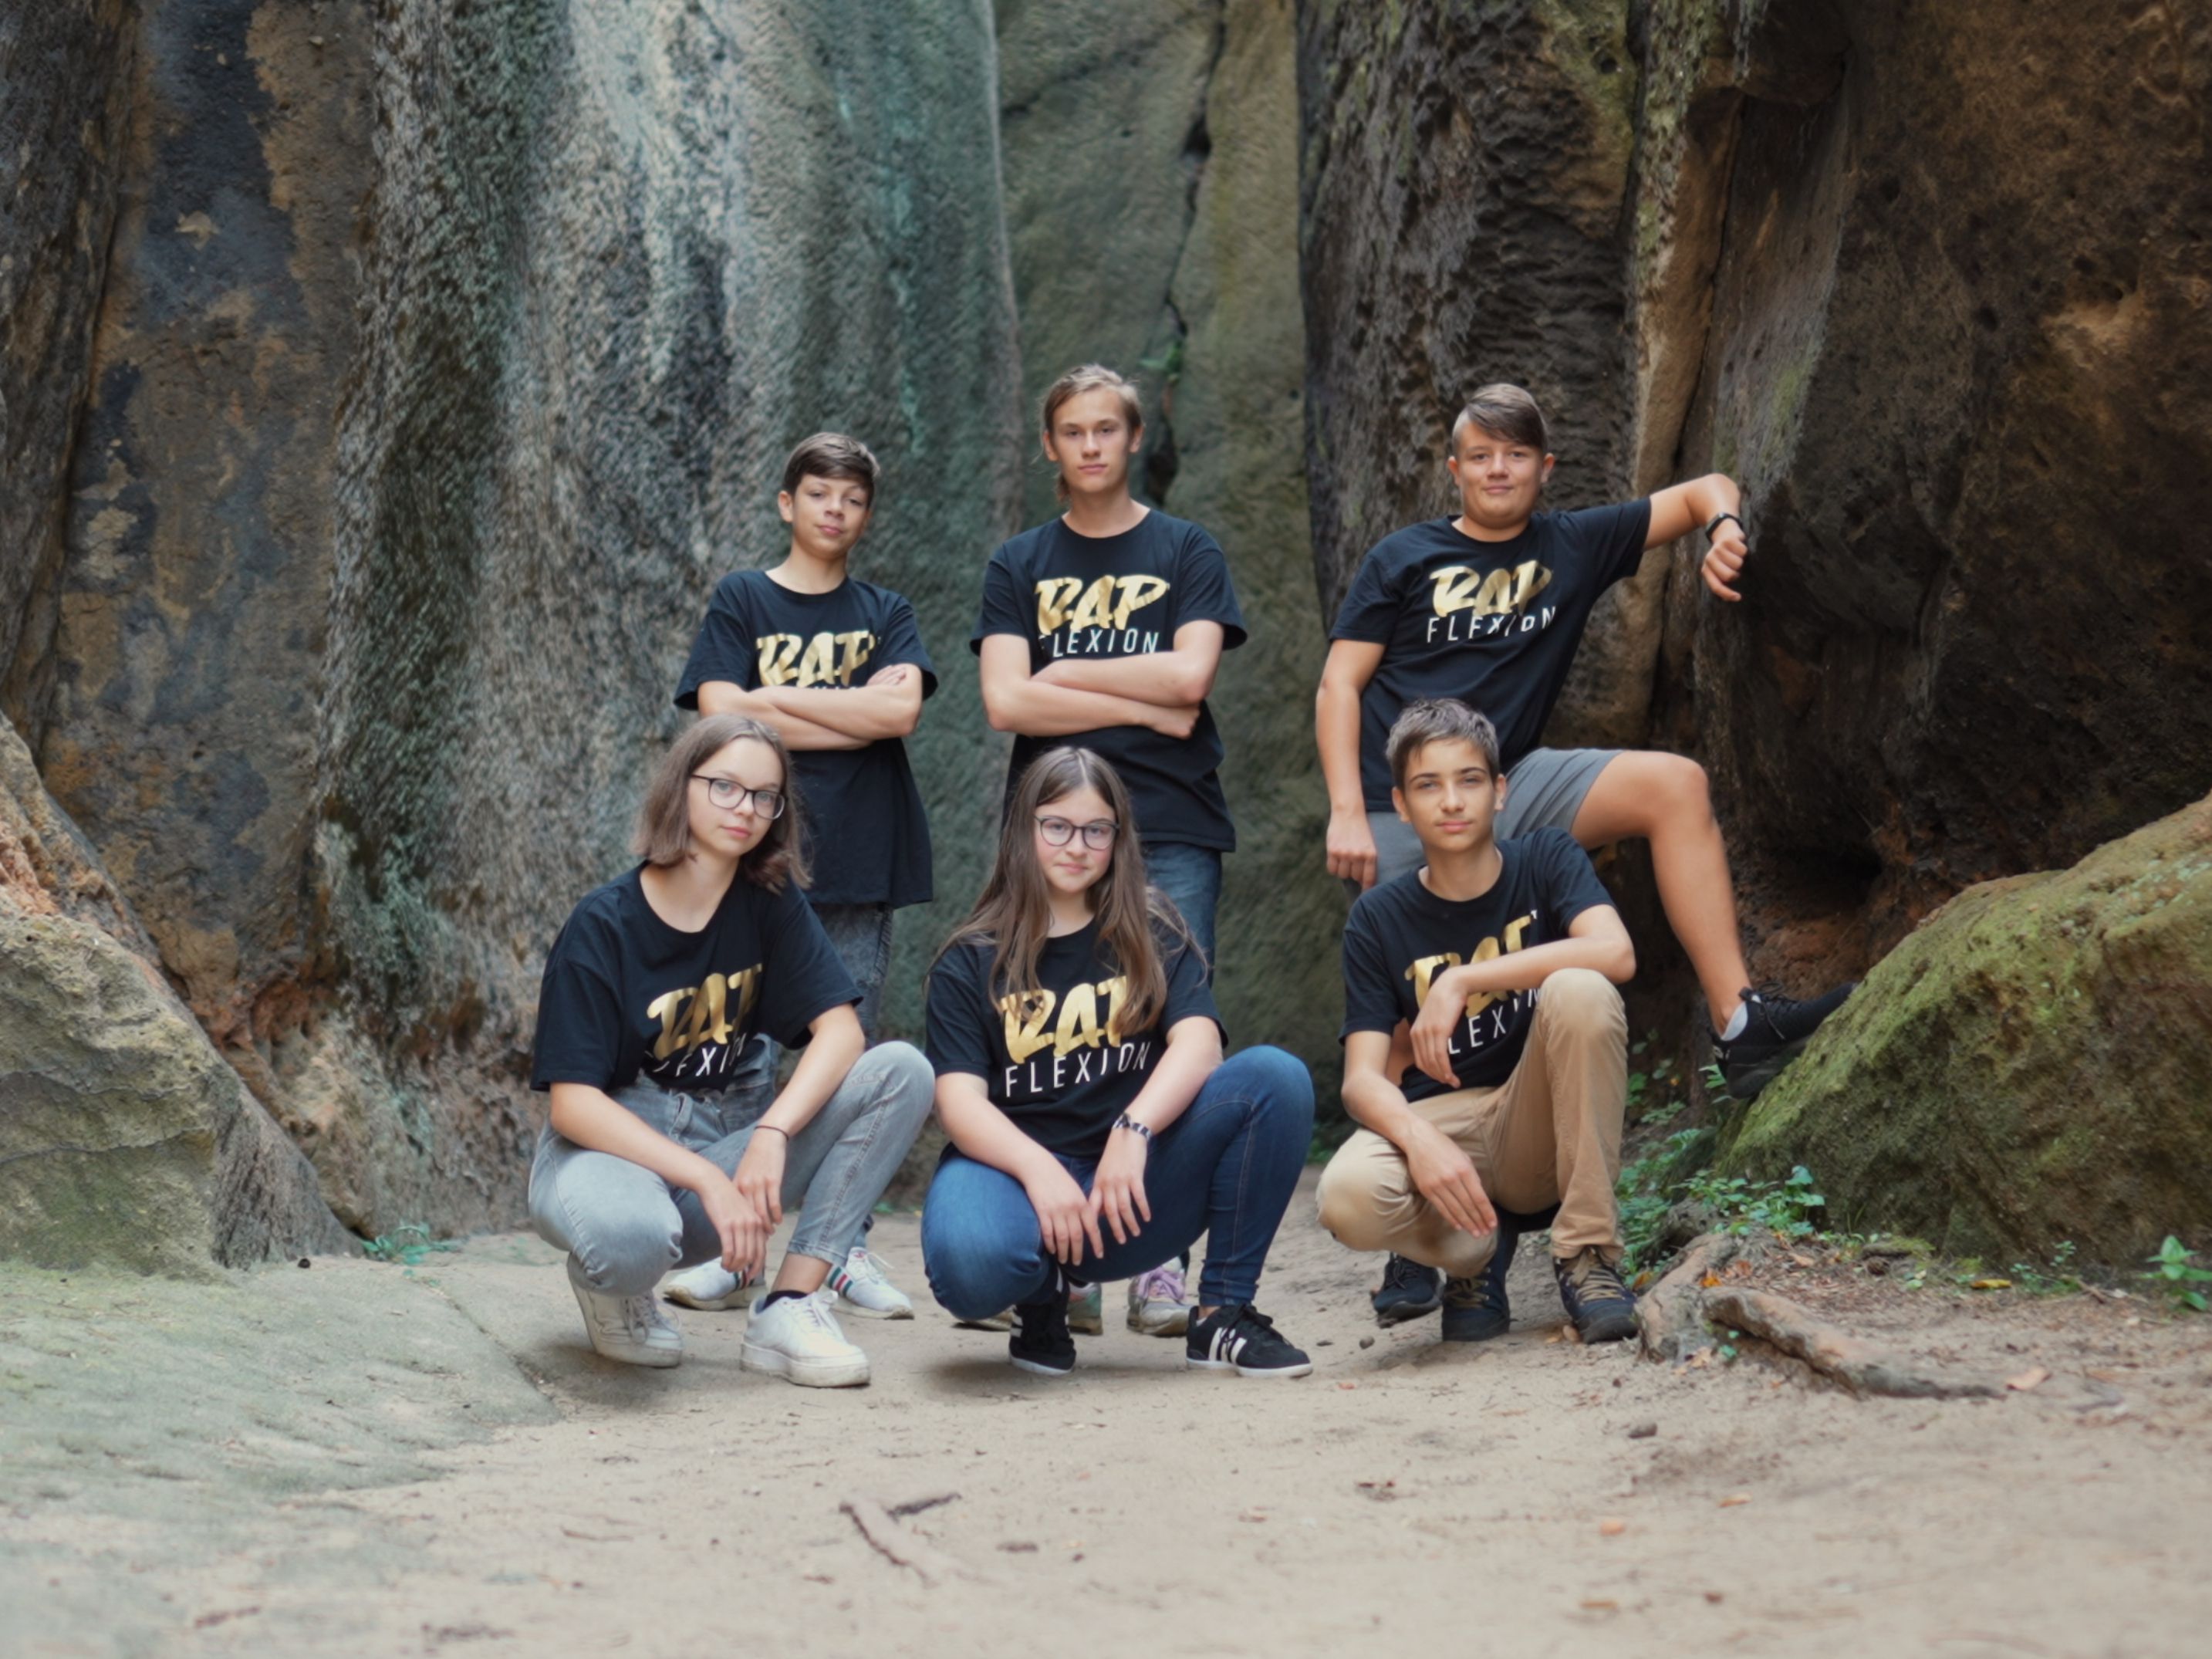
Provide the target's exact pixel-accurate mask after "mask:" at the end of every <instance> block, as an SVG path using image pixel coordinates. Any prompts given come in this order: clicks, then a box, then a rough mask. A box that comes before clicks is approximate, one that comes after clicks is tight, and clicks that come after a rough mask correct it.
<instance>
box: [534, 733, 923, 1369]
mask: <svg viewBox="0 0 2212 1659" xmlns="http://www.w3.org/2000/svg"><path fill="white" fill-rule="evenodd" d="M789 775H790V769H789V766H788V764H787V757H786V756H785V753H784V748H783V742H782V740H781V738H778V737H777V736H776V734H775V732H774V731H773V730H772V729H771V728H769V726H765V725H763V724H762V723H761V722H760V721H758V720H750V719H747V718H744V717H743V716H738V715H717V716H714V717H713V718H711V719H708V720H701V721H700V722H699V723H698V724H697V725H696V726H693V727H692V728H691V729H690V731H689V732H685V733H684V735H683V736H682V737H681V738H678V739H677V742H676V744H675V746H674V747H673V748H672V749H671V750H670V751H669V752H668V754H667V756H666V757H665V758H664V759H663V760H662V762H661V763H660V767H659V770H658V771H657V772H656V773H655V774H654V775H653V783H652V786H651V787H650V788H649V789H648V790H647V794H646V799H645V805H644V808H643V810H642V811H641V812H640V813H639V815H638V828H637V834H636V836H635V841H634V842H633V850H634V851H635V852H636V853H637V854H639V855H640V857H641V859H642V860H644V861H643V862H642V863H641V864H640V865H638V866H637V867H636V868H635V869H633V870H631V871H630V872H629V873H628V874H627V875H624V876H623V877H621V878H618V879H617V880H614V881H611V882H609V883H608V884H606V885H605V886H604V887H599V888H595V889H594V890H592V891H591V892H589V893H587V894H586V895H585V896H584V898H583V901H582V902H580V903H579V904H578V905H577V906H576V908H575V910H574V913H573V914H572V915H570V916H569V918H568V925H567V926H565V927H562V930H561V936H560V938H559V939H556V941H555V942H554V945H553V950H552V953H551V955H550V957H548V958H547V959H546V963H545V982H544V989H543V991H542V992H541V994H540V995H539V1000H538V1044H537V1055H536V1061H535V1066H534V1069H533V1077H532V1083H533V1085H534V1086H535V1087H537V1088H539V1089H543V1090H548V1091H550V1092H551V1095H552V1113H551V1117H550V1121H549V1122H548V1123H547V1125H546V1127H545V1130H544V1133H543V1134H542V1135H541V1136H540V1137H539V1139H538V1154H537V1158H536V1160H535V1161H534V1162H533V1163H532V1166H531V1171H530V1215H531V1220H532V1222H533V1223H534V1224H535V1225H536V1226H537V1229H538V1231H539V1232H540V1233H541V1234H543V1235H544V1237H545V1238H546V1239H548V1240H549V1241H550V1242H551V1243H553V1244H555V1245H556V1246H558V1247H559V1248H560V1249H564V1250H566V1251H568V1282H569V1284H570V1285H572V1286H574V1290H575V1292H576V1301H577V1304H578V1305H579V1306H580V1308H581V1309H582V1310H583V1314H584V1328H585V1331H586V1334H588V1335H589V1337H590V1339H591V1343H592V1347H594V1348H595V1349H597V1350H598V1351H599V1352H600V1353H602V1354H604V1355H605V1356H606V1357H607V1358H610V1359H618V1360H621V1361H623V1362H624V1363H625V1364H633V1365H673V1364H676V1363H677V1362H678V1360H680V1359H681V1358H683V1356H684V1338H683V1334H682V1333H681V1332H680V1331H679V1330H678V1328H677V1327H676V1325H675V1323H674V1322H673V1321H672V1320H671V1318H670V1317H669V1316H668V1315H667V1314H666V1313H665V1311H664V1310H662V1308H661V1306H660V1304H659V1300H658V1299H657V1298H656V1297H654V1295H653V1287H654V1285H656V1284H658V1283H659V1280H660V1278H661V1276H662V1275H663V1274H664V1273H667V1272H668V1271H669V1270H670V1269H671V1268H672V1267H685V1266H690V1265H691V1264H693V1263H696V1262H701V1261H708V1260H712V1259H719V1260H720V1261H721V1263H722V1265H723V1266H724V1267H728V1268H730V1269H732V1270H733V1271H737V1272H740V1273H759V1272H760V1271H761V1270H762V1267H763V1261H764V1258H765V1256H766V1255H767V1252H768V1241H769V1234H770V1233H771V1232H773V1231H775V1227H776V1226H777V1225H778V1224H779V1223H780V1222H781V1220H782V1218H783V1212H784V1208H785V1206H803V1210H804V1213H803V1214H802V1215H801V1217H800V1218H799V1226H798V1230H797V1231H796V1232H795V1233H794V1234H793V1237H792V1240H791V1245H790V1249H789V1250H788V1251H787V1254H786V1255H785V1256H784V1259H783V1264H782V1266H781V1267H780V1268H779V1269H778V1270H777V1273H776V1276H775V1283H774V1285H771V1286H770V1288H769V1291H768V1293H767V1294H766V1295H765V1296H764V1297H762V1299H761V1300H760V1301H759V1302H758V1303H757V1304H755V1305H754V1308H753V1311H752V1316H751V1320H750V1323H749V1324H748V1325H747V1327H746V1330H745V1340H744V1352H743V1354H742V1356H741V1359H740V1363H741V1364H743V1365H744V1368H745V1369H746V1370H758V1371H768V1372H771V1373H774V1374H775V1375H777V1376H786V1377H788V1378H789V1379H790V1380H791V1381H792V1382H793V1383H804V1384H806V1385H809V1386H811V1387H816V1388H842V1387H849V1386H851V1385H854V1384H856V1383H866V1381H867V1380H868V1360H867V1356H866V1355H865V1354H864V1353H862V1352H860V1349H859V1348H857V1347H855V1346H854V1345H853V1344H851V1343H850V1342H848V1341H847V1340H845V1337H844V1334H843V1332H842V1331H841V1330H840V1329H839V1328H838V1326H837V1321H836V1316H834V1315H833V1314H832V1313H830V1311H829V1309H828V1308H827V1307H826V1306H825V1305H824V1304H823V1302H822V1301H821V1300H820V1299H819V1298H818V1297H817V1296H816V1294H815V1292H817V1291H819V1290H820V1289H821V1288H822V1285H823V1280H824V1279H826V1278H827V1277H828V1276H829V1270H830V1268H831V1267H832V1266H833V1265H834V1264H836V1263H838V1262H842V1261H843V1260H844V1258H845V1249H846V1246H847V1245H848V1244H849V1243H851V1241H852V1239H853V1238H854V1237H855V1236H856V1235H857V1234H858V1233H859V1231H860V1223H861V1221H862V1219H863V1218H865V1217H866V1215H867V1214H868V1212H869V1211H870V1209H871V1208H872V1206H874V1204H875V1201H876V1200H877V1199H878V1197H879V1196H880V1195H881V1194H882V1193H883V1190H884V1185H885V1184H886V1183H887V1182H889V1181H890V1178H891V1176H892V1175H893V1174H895V1173H896V1171H897V1169H898V1166H899V1161H900V1159H901V1158H903V1157H904V1156H905V1155H906V1152H907V1149H908V1146H911V1145H912V1144H913V1141H914V1137H915V1132H916V1131H917V1130H918V1129H920V1128H921V1121H922V1118H923V1116H924V1115H926V1114H927V1111H928V1109H929V1099H930V1086H931V1085H930V1073H929V1067H928V1063H927V1061H926V1060H923V1059H922V1057H921V1054H918V1053H917V1052H916V1051H915V1049H914V1048H911V1047H910V1046H908V1044H906V1043H903V1042H887V1043H884V1044H882V1045H880V1046H879V1047H877V1048H866V1041H865V1039H864V1038H863V1037H862V1036H861V1033H860V1019H859V1018H858V1016H856V1015H855V1014H854V1011H853V1005H854V1003H855V1002H856V1001H857V1000H859V999H860V990H859V988H858V987H856V986H854V983H853V981H852V976H851V975H849V974H848V973H847V972H846V971H845V968H844V964H843V963H842V962H841V961H840V960H839V958H838V956H837V953H836V951H835V950H834V949H833V948H832V947H831V945H830V943H829V938H828V936H827V935H826V934H825V933H823V931H822V924H821V923H820V922H819V921H817V920H815V916H814V912H813V911H812V910H811V908H809V907H808V905H807V903H806V901H805V898H804V896H802V895H801V893H800V891H799V887H800V885H801V884H803V883H804V882H805V878H806V872H805V867H804V864H803V861H802V860H801V857H800V854H799V840H798V825H799V802H798V801H797V800H796V799H794V798H793V796H792V795H791V793H789V789H790V786H789V782H788V779H789ZM763 1037H773V1038H775V1040H776V1041H777V1042H781V1043H783V1044H785V1045H787V1046H789V1047H800V1046H801V1045H804V1051H803V1054H802V1055H801V1058H800V1059H799V1064H798V1066H797V1067H796V1068H795V1069H794V1070H793V1073H792V1074H791V1080H790V1082H789V1083H788V1084H787V1085H785V1087H784V1090H783V1091H782V1092H781V1094H778V1093H776V1092H775V1075H774V1065H773V1060H772V1057H771V1054H770V1050H769V1045H768V1044H767V1043H766V1042H763V1041H762V1039H763ZM864 1048H866V1052H865V1053H864V1052H863V1049H864Z"/></svg>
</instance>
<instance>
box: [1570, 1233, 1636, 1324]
mask: <svg viewBox="0 0 2212 1659" xmlns="http://www.w3.org/2000/svg"><path fill="white" fill-rule="evenodd" d="M1552 1271H1553V1273H1555V1274H1557V1275H1558V1277H1559V1305H1560V1306H1561V1307H1563V1308H1565V1310H1567V1317H1568V1318H1569V1319H1570V1320H1571V1321H1573V1322H1574V1327H1575V1334H1576V1335H1577V1336H1578V1337H1580V1338H1582V1340H1583V1341H1584V1342H1585V1343H1589V1342H1619V1341H1620V1340H1622V1339H1624V1338H1626V1337H1631V1336H1633V1335H1635V1334H1636V1297H1634V1295H1633V1294H1632V1293H1631V1292H1630V1291H1629V1288H1628V1286H1627V1285H1624V1284H1622V1283H1621V1282H1620V1273H1618V1272H1617V1271H1615V1269H1614V1267H1613V1264H1612V1263H1611V1262H1610V1261H1607V1260H1606V1259H1605V1258H1604V1257H1603V1256H1601V1255H1599V1254H1598V1253H1597V1247H1596V1246H1595V1245H1591V1246H1589V1248H1587V1249H1584V1250H1583V1251H1582V1252H1581V1253H1580V1254H1579V1255H1571V1256H1556V1255H1555V1256H1553V1258H1552Z"/></svg>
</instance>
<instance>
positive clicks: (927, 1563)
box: [837, 1492, 982, 1584]
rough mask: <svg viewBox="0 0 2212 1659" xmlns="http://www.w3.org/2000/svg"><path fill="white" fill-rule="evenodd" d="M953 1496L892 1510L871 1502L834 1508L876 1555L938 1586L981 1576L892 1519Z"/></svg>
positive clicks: (865, 1500)
mask: <svg viewBox="0 0 2212 1659" xmlns="http://www.w3.org/2000/svg"><path fill="white" fill-rule="evenodd" d="M956 1496H957V1493H950V1492H948V1493H947V1494H945V1497H943V1498H925V1499H923V1500H921V1502H919V1503H916V1504H900V1505H899V1507H898V1509H897V1510H886V1509H885V1508H884V1506H883V1505H882V1504H878V1502H876V1500H875V1499H874V1498H857V1497H855V1498H847V1499H846V1500H845V1501H844V1502H843V1503H842V1504H839V1505H838V1506H837V1507H838V1508H839V1509H841V1510H844V1511H845V1513H846V1514H848V1515H849V1516H852V1517H853V1524H854V1526H856V1527H858V1528H860V1535H861V1536H862V1537H863V1538H865V1539H866V1540H867V1541H868V1542H869V1543H870V1544H872V1546H874V1547H875V1549H876V1552H877V1553H878V1554H880V1555H882V1556H883V1557H884V1559H886V1560H889V1561H891V1562H893V1563H895V1564H896V1565H899V1566H902V1567H909V1568H912V1569H913V1570H914V1571H915V1573H917V1574H919V1575H920V1576H921V1582H922V1583H925V1584H936V1583H942V1582H943V1581H944V1580H945V1579H947V1578H977V1579H980V1578H981V1577H982V1575H981V1574H980V1573H978V1572H976V1571H975V1570H974V1569H972V1568H971V1567H969V1565H968V1564H967V1563H966V1562H964V1561H960V1560H957V1559H955V1558H953V1557H952V1556H950V1555H947V1554H946V1553H945V1552H944V1551H943V1550H941V1549H939V1548H938V1547H937V1546H936V1545H934V1544H932V1543H929V1542H927V1541H925V1540H923V1539H921V1538H917V1537H916V1536H915V1534H913V1533H912V1532H910V1531H908V1529H907V1528H905V1527H902V1526H901V1525H900V1524H899V1523H898V1522H897V1521H896V1520H894V1519H893V1518H892V1516H894V1515H896V1514H901V1513H903V1514H909V1515H910V1514H912V1513H914V1512H915V1510H924V1509H929V1508H932V1507H933V1506H934V1505H936V1504H942V1503H947V1502H950V1501H951V1498H954V1497H956Z"/></svg>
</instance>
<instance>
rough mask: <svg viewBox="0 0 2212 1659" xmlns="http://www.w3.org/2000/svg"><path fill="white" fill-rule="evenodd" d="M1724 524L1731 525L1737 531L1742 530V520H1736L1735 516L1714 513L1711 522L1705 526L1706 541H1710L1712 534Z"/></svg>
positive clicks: (1733, 514)
mask: <svg viewBox="0 0 2212 1659" xmlns="http://www.w3.org/2000/svg"><path fill="white" fill-rule="evenodd" d="M1724 524H1732V525H1734V526H1735V527H1736V528H1737V529H1738V530H1741V529H1742V528H1743V520H1741V519H1739V518H1737V517H1736V515H1735V513H1714V514H1713V521H1712V522H1711V524H1709V525H1707V526H1705V536H1706V538H1707V539H1708V540H1710V539H1711V537H1712V533H1713V532H1715V531H1716V530H1718V529H1719V528H1720V527H1721V526H1723V525H1724Z"/></svg>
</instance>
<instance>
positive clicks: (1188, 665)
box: [982, 622, 1223, 738]
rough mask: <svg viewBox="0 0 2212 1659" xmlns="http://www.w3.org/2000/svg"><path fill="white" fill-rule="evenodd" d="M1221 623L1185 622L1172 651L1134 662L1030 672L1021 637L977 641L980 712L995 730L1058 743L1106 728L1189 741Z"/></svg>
mask: <svg viewBox="0 0 2212 1659" xmlns="http://www.w3.org/2000/svg"><path fill="white" fill-rule="evenodd" d="M1222 637H1223V636H1222V629H1221V624H1220V623H1215V622H1188V623H1184V624H1183V625H1182V627H1180V628H1178V629H1176V633H1175V648H1174V649H1173V650H1170V651H1149V652H1146V653H1142V654H1140V655H1138V656H1133V657H1085V658H1065V659H1061V660H1060V661H1058V662H1052V663H1047V664H1046V665H1044V667H1043V668H1042V669H1040V670H1039V671H1037V672H1036V673H1034V674H1032V673H1030V642H1029V640H1028V639H1027V637H1026V636H1024V635H1019V634H991V635H986V636H985V637H984V640H983V659H982V667H983V712H984V713H985V714H987V716H988V717H989V719H990V722H991V729H992V730H993V731H994V732H1019V733H1020V734H1021V735H1022V736H1024V737H1027V738H1064V737H1067V736H1070V735H1071V734H1073V733H1074V732H1095V731H1097V730H1098V729H1099V728H1100V727H1101V726H1149V727H1150V728H1151V729H1152V730H1153V731H1155V732H1161V733H1163V734H1164V735H1165V736H1167V737H1170V738H1187V737H1188V736H1189V735H1190V733H1191V728H1192V727H1193V726H1196V725H1197V724H1198V706H1199V704H1200V703H1201V702H1204V701H1205V700H1206V696H1207V694H1208V693H1209V692H1211V691H1212V690H1213V677H1214V674H1215V673H1216V672H1217V671H1218V670H1219V668H1220V666H1221V647H1222Z"/></svg>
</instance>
